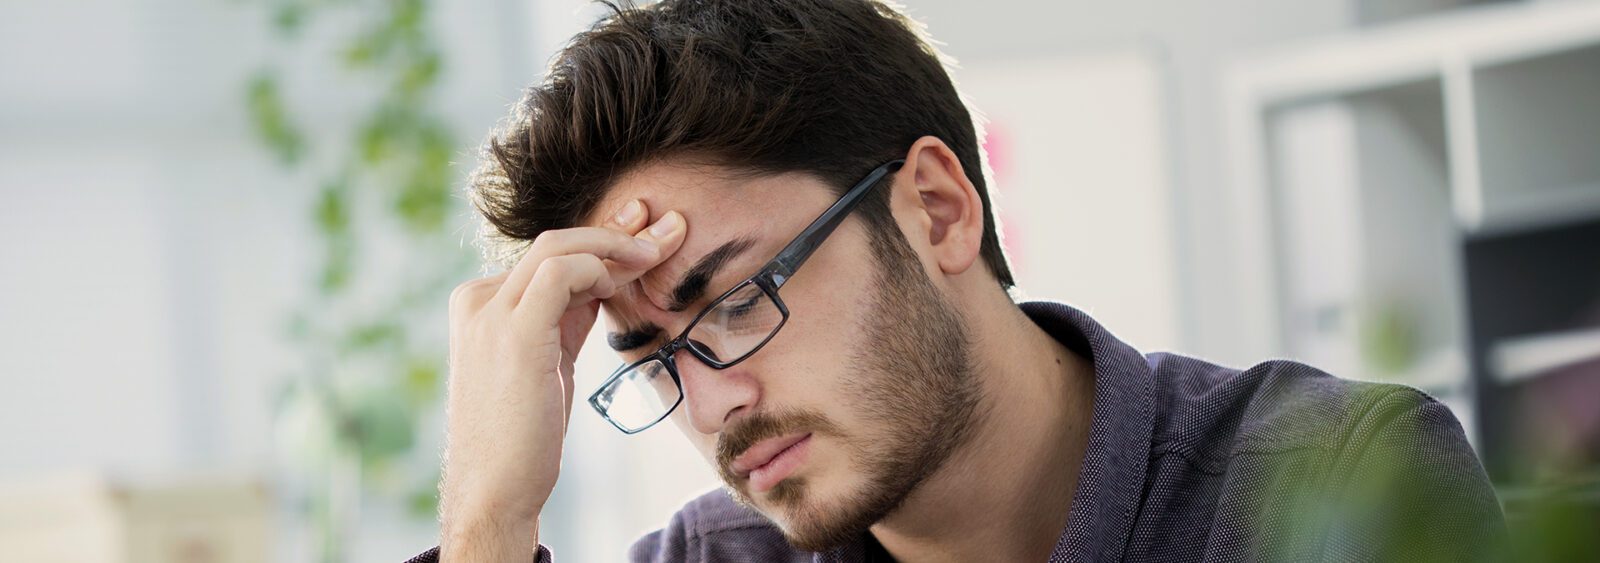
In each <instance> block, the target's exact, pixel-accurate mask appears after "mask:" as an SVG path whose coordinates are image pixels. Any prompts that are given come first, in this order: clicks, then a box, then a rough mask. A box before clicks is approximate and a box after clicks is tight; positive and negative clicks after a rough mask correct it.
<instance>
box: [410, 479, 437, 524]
mask: <svg viewBox="0 0 1600 563" xmlns="http://www.w3.org/2000/svg"><path fill="white" fill-rule="evenodd" d="M406 513H407V514H409V515H411V516H413V517H416V518H419V519H432V518H434V517H435V516H436V515H437V514H439V488H438V485H437V484H434V483H429V484H426V485H421V486H418V487H417V490H415V491H412V492H411V494H410V495H409V498H407V499H406Z"/></svg>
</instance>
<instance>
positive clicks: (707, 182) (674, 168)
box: [583, 160, 836, 309]
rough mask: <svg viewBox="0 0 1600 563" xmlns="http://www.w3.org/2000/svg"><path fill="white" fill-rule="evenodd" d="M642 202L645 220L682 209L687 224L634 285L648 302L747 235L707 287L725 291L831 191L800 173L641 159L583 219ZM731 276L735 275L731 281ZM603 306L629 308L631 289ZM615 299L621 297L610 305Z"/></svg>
mask: <svg viewBox="0 0 1600 563" xmlns="http://www.w3.org/2000/svg"><path fill="white" fill-rule="evenodd" d="M634 199H638V200H641V201H643V202H644V204H645V206H646V207H647V208H648V209H649V211H650V219H649V220H650V222H652V223H653V222H655V221H656V220H657V219H660V218H661V217H662V216H663V215H665V214H666V213H667V212H668V211H677V212H678V213H680V214H682V215H683V217H684V220H685V222H686V223H687V224H688V232H687V234H686V236H685V238H684V242H683V246H682V247H681V248H680V249H679V250H678V252H677V253H676V254H674V255H673V256H672V257H670V258H668V259H667V261H666V262H663V263H662V264H661V265H660V266H657V267H656V268H654V269H652V270H650V271H649V272H646V273H645V274H644V276H642V277H641V278H640V279H639V282H638V283H637V284H635V288H636V289H642V290H643V293H644V295H643V296H642V297H644V298H645V299H648V300H649V301H650V302H651V304H652V306H653V307H654V308H660V307H661V306H663V305H665V303H666V302H665V296H666V295H667V294H668V292H670V291H671V289H672V287H671V286H672V284H675V283H677V281H678V280H679V279H680V278H681V277H682V276H683V274H684V272H685V271H687V270H688V269H689V267H691V266H693V265H694V264H695V263H696V262H698V261H699V260H700V258H702V257H704V256H705V255H706V254H708V253H710V252H711V251H713V250H715V249H716V248H717V247H718V246H721V245H722V244H723V243H726V242H728V241H731V240H735V239H738V238H741V237H750V238H752V239H754V241H755V244H754V246H752V247H751V248H750V250H749V251H747V252H745V253H744V254H743V255H741V256H740V257H739V258H738V259H737V260H735V261H734V262H732V263H730V264H729V267H728V268H727V269H726V270H725V271H724V272H723V273H722V274H720V275H719V276H718V277H717V278H716V279H715V280H714V283H713V284H712V286H711V287H710V288H709V292H710V293H711V294H712V295H711V296H712V297H714V296H715V295H716V294H719V293H721V292H722V290H724V289H726V288H725V287H723V286H722V285H719V284H726V283H730V282H729V281H728V280H729V277H730V276H747V275H749V274H750V273H751V272H752V271H753V268H757V267H759V266H760V264H764V263H765V262H766V261H767V260H770V259H771V258H772V256H773V255H774V254H776V253H777V252H778V250H780V249H781V248H782V247H783V245H784V244H787V243H788V242H789V240H790V239H791V238H793V237H794V236H795V235H796V234H798V233H799V232H800V230H801V229H803V228H805V226H806V225H807V224H809V223H810V222H811V221H812V220H813V219H815V218H816V216H817V215H819V214H821V213H822V211H823V210H825V209H827V207H828V206H829V205H830V204H832V203H833V201H834V199H836V196H835V195H834V193H833V191H832V190H829V189H827V186H826V184H824V183H823V182H822V181H821V180H819V179H817V178H816V177H815V176H812V175H809V174H803V173H785V174H767V175H752V174H746V173H739V172H737V171H734V170H732V169H729V168H726V167H722V166H717V165H712V164H703V163H697V162H692V161H682V160H674V161H662V162H653V163H649V164H645V165H641V166H639V167H638V168H636V169H634V170H632V171H630V172H629V173H627V174H625V175H624V176H623V177H622V178H620V179H619V180H618V181H617V182H616V183H615V184H614V185H612V186H611V188H610V189H609V190H608V191H607V193H606V195H605V197H604V198H603V199H602V200H601V201H600V203H599V205H597V206H596V207H595V210H594V212H593V213H591V216H590V217H587V218H586V219H585V220H584V221H583V224H584V225H589V226H596V225H600V224H603V223H604V222H605V221H606V220H607V219H608V218H609V217H610V216H611V214H612V213H614V212H615V211H616V210H617V209H620V208H621V207H622V205H623V204H625V203H627V202H628V201H630V200H634ZM732 281H737V280H732ZM619 297H621V298H620V299H613V300H611V301H612V302H608V303H607V305H608V308H615V306H616V305H623V306H624V307H626V308H629V309H631V308H633V306H635V305H643V303H628V301H632V300H633V299H632V298H634V297H640V296H637V295H634V294H633V292H630V291H624V292H621V294H620V295H619ZM617 301H621V303H616V302H617Z"/></svg>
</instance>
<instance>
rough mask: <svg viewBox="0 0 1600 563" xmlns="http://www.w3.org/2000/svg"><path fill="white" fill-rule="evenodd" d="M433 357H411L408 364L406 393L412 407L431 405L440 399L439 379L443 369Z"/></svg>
mask: <svg viewBox="0 0 1600 563" xmlns="http://www.w3.org/2000/svg"><path fill="white" fill-rule="evenodd" d="M439 364H440V362H439V361H438V360H436V359H433V358H411V360H410V361H409V362H407V364H406V377H405V393H406V398H407V399H408V400H410V402H411V407H412V408H421V407H423V406H426V405H431V404H433V403H434V402H437V401H438V399H439V380H440V377H439V376H440V374H441V372H442V371H443V370H441V369H440V366H439Z"/></svg>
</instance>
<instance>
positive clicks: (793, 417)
mask: <svg viewBox="0 0 1600 563" xmlns="http://www.w3.org/2000/svg"><path fill="white" fill-rule="evenodd" d="M802 430H809V431H810V432H812V433H813V434H833V435H836V436H837V435H840V432H839V427H838V425H836V424H834V423H833V421H832V420H829V419H828V417H825V416H822V415H821V414H818V413H814V412H806V411H797V410H790V411H777V412H770V413H768V412H758V413H755V414H752V415H750V416H747V417H744V418H743V419H742V420H740V421H739V423H738V424H737V425H735V426H734V427H733V428H730V429H729V430H727V431H725V432H723V433H722V436H720V437H718V438H717V472H719V473H721V474H722V478H723V480H724V481H727V482H729V483H732V482H734V480H735V479H736V478H737V477H736V476H735V475H734V473H733V460H734V458H737V457H739V454H742V453H744V451H745V450H748V449H750V446H754V445H756V442H760V441H762V440H765V439H768V438H776V437H778V436H783V435H785V434H792V433H795V432H799V431H802Z"/></svg>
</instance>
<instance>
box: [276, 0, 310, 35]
mask: <svg viewBox="0 0 1600 563" xmlns="http://www.w3.org/2000/svg"><path fill="white" fill-rule="evenodd" d="M309 12H310V10H309V9H308V8H307V7H306V5H305V4H302V3H300V2H295V1H289V2H278V3H277V4H276V5H274V6H273V8H272V27H273V28H274V29H276V30H277V31H278V33H279V34H281V35H283V36H287V37H293V36H294V35H295V34H297V33H299V32H300V30H301V29H302V28H304V27H305V23H306V19H307V16H308V15H309Z"/></svg>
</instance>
